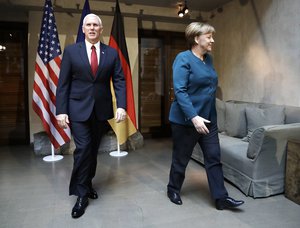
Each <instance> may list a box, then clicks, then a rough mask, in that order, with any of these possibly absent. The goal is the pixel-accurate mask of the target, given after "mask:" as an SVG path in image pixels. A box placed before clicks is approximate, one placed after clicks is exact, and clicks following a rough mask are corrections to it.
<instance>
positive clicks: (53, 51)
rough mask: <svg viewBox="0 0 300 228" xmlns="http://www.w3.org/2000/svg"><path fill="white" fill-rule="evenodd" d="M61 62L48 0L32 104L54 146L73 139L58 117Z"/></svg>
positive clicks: (36, 64) (50, 4) (43, 19)
mask: <svg viewBox="0 0 300 228" xmlns="http://www.w3.org/2000/svg"><path fill="white" fill-rule="evenodd" d="M60 63H61V48H60V44H59V39H58V33H57V28H56V23H55V17H54V14H53V7H52V3H51V0H46V1H45V6H44V15H43V18H42V26H41V32H40V40H39V46H38V50H37V55H36V60H35V74H34V84H33V95H32V107H33V110H34V111H35V112H36V113H37V115H38V116H39V117H40V118H41V120H42V124H43V126H44V129H45V131H46V132H47V134H48V136H49V139H50V141H51V143H52V145H53V146H54V148H55V149H57V148H59V147H60V146H62V145H63V144H65V143H66V142H69V141H70V138H71V133H70V128H69V127H68V128H67V129H61V128H60V127H59V126H58V124H57V121H56V118H55V112H56V106H55V103H56V97H55V95H56V87H57V84H58V76H59V71H60Z"/></svg>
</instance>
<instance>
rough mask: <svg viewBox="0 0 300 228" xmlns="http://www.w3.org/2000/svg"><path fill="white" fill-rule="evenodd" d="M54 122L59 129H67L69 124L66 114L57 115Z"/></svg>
mask: <svg viewBox="0 0 300 228" xmlns="http://www.w3.org/2000/svg"><path fill="white" fill-rule="evenodd" d="M56 120H57V123H58V126H59V127H60V128H67V127H68V123H70V122H69V117H68V115H67V114H59V115H57V116H56Z"/></svg>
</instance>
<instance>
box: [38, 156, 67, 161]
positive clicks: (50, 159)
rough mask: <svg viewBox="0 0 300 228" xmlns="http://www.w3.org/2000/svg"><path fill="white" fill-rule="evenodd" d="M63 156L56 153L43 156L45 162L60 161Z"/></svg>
mask: <svg viewBox="0 0 300 228" xmlns="http://www.w3.org/2000/svg"><path fill="white" fill-rule="evenodd" d="M63 158H64V157H63V156H61V155H54V156H52V155H49V156H46V157H43V160H44V161H45V162H54V161H59V160H61V159H63Z"/></svg>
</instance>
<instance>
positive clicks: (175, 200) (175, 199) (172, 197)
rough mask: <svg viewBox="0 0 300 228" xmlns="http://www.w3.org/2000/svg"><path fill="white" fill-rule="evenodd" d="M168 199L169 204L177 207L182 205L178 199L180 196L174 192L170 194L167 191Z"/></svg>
mask: <svg viewBox="0 0 300 228" xmlns="http://www.w3.org/2000/svg"><path fill="white" fill-rule="evenodd" d="M168 197H169V199H170V200H171V202H173V203H175V204H177V205H181V204H182V200H181V198H180V195H179V194H178V193H176V192H172V191H168Z"/></svg>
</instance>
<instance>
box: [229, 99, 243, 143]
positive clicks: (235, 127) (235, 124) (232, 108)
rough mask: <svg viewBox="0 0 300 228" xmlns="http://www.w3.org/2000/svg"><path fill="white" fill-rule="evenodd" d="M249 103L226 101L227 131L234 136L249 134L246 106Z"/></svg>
mask: <svg viewBox="0 0 300 228" xmlns="http://www.w3.org/2000/svg"><path fill="white" fill-rule="evenodd" d="M246 106H247V104H236V103H232V102H225V132H226V134H227V135H229V136H232V137H238V138H242V137H245V136H246V135H247V128H246V115H245V108H246Z"/></svg>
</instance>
